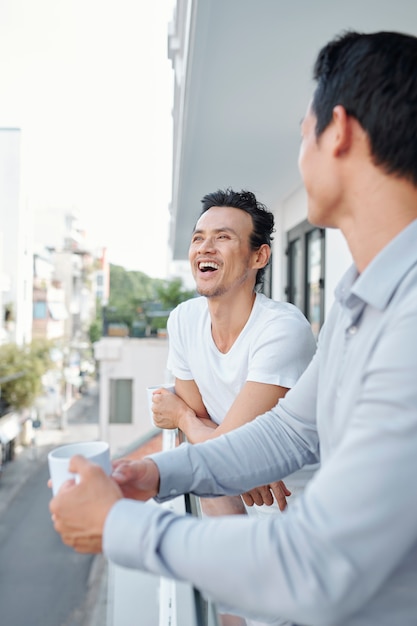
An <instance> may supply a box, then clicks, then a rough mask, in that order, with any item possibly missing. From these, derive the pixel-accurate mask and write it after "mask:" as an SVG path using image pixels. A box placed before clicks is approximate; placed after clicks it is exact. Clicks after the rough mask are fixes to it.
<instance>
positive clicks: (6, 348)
mask: <svg viewBox="0 0 417 626" xmlns="http://www.w3.org/2000/svg"><path fill="white" fill-rule="evenodd" d="M51 347H52V344H51V343H50V342H47V341H44V340H34V341H33V342H32V344H30V345H28V346H23V347H21V346H18V345H16V344H14V343H8V344H4V345H2V346H0V379H6V382H4V383H2V384H1V385H0V386H1V400H2V405H3V406H6V407H7V406H10V407H13V408H15V409H17V410H19V409H23V408H26V407H29V406H31V405H32V404H33V402H34V400H35V398H36V397H37V396H38V395H40V393H41V391H42V376H43V375H44V374H45V373H46V372H47V371H48V370H49V369H51V368H52V367H53V363H52V359H51V357H50V350H51ZM7 379H10V380H7Z"/></svg>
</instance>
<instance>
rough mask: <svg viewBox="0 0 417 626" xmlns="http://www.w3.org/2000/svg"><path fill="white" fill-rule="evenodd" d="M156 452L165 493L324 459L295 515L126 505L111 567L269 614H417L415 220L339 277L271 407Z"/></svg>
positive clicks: (347, 623)
mask: <svg viewBox="0 0 417 626" xmlns="http://www.w3.org/2000/svg"><path fill="white" fill-rule="evenodd" d="M153 458H154V460H155V462H156V463H157V465H158V467H159V471H160V475H161V486H160V492H159V497H158V499H159V500H160V501H163V500H165V499H169V498H171V497H173V496H175V495H178V494H181V493H185V492H188V491H191V492H194V493H196V494H197V495H200V496H207V495H212V494H234V493H241V492H242V491H246V490H249V489H250V488H251V487H254V486H256V485H260V484H267V483H269V482H271V481H273V480H277V479H279V478H281V477H283V476H286V475H288V474H289V473H291V472H293V471H295V470H296V469H298V468H300V467H301V466H302V465H304V464H306V463H314V462H315V461H317V460H318V459H320V461H321V469H320V470H319V471H318V472H317V473H316V475H315V477H314V478H313V479H312V480H311V482H310V483H309V485H308V486H307V488H306V490H305V493H304V495H303V496H302V497H300V498H299V500H298V501H297V502H296V503H295V504H294V506H293V507H292V509H291V510H289V511H288V513H286V514H285V515H283V516H266V518H265V519H254V518H245V517H240V516H234V517H227V518H211V519H204V520H198V519H194V518H189V517H176V516H175V515H173V514H172V513H171V512H169V511H168V510H166V509H165V508H163V507H155V506H147V505H146V504H143V503H139V502H133V501H129V500H122V501H120V502H118V503H117V504H116V505H115V506H114V507H113V509H112V510H111V512H110V514H109V516H108V518H107V521H106V526H105V533H104V551H105V554H106V555H107V556H108V557H109V558H110V559H112V560H113V561H115V562H116V563H119V564H120V565H124V566H127V567H133V568H138V569H145V570H148V571H150V572H153V573H157V574H160V575H163V576H169V577H173V578H179V579H186V580H189V581H190V582H192V583H193V584H194V585H195V586H197V587H198V588H200V589H202V590H203V591H204V592H206V593H207V594H208V595H209V596H211V597H212V598H213V599H214V600H215V601H217V602H218V603H220V604H221V605H222V606H226V607H227V606H228V607H238V609H239V610H240V611H241V612H242V613H243V614H246V615H250V616H252V617H254V618H258V619H262V620H263V621H266V620H268V619H270V620H273V618H274V617H276V616H280V617H283V618H287V619H288V620H290V621H293V622H294V623H295V624H305V625H317V626H326V625H331V626H365V625H367V626H370V625H372V626H377V625H378V626H393V625H394V624H395V626H412V625H414V624H417V221H415V222H413V223H412V224H411V225H410V226H409V227H408V228H407V229H405V230H404V231H403V232H402V233H400V234H399V235H398V236H397V237H396V238H395V239H394V240H393V241H391V243H390V244H389V245H388V246H387V247H386V248H385V249H384V250H382V252H380V254H379V255H378V256H377V257H376V258H375V259H374V260H373V261H372V263H371V264H370V265H369V266H368V267H367V268H366V270H365V271H364V272H363V273H362V274H361V275H360V276H358V275H357V272H356V269H355V268H354V267H352V268H351V269H350V270H349V271H348V272H347V273H346V275H345V276H344V277H343V279H342V280H341V282H340V283H339V286H338V288H337V290H336V301H335V304H334V306H333V308H332V310H331V313H330V315H329V317H328V319H327V320H326V323H325V325H324V327H323V330H322V333H321V336H320V340H319V347H318V350H317V353H316V355H315V357H314V359H313V361H312V362H311V364H310V366H309V367H308V368H307V370H306V372H305V373H304V375H303V376H302V377H301V378H300V380H299V381H298V383H297V384H296V386H295V387H294V388H293V389H292V390H291V391H289V392H288V394H287V395H286V397H285V398H284V399H283V400H281V401H280V402H279V404H278V405H277V407H275V408H274V409H273V410H272V411H269V412H268V413H266V414H265V415H263V416H261V417H259V418H257V419H256V420H255V421H253V422H251V423H249V424H247V425H246V426H243V427H241V428H239V429H237V430H236V431H233V432H231V433H228V434H227V435H224V436H222V437H219V438H217V439H214V440H211V441H209V442H206V443H204V444H197V445H183V446H180V447H179V448H178V449H176V450H173V451H170V452H166V453H161V454H158V455H155V456H154V457H153Z"/></svg>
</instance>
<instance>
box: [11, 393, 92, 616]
mask: <svg viewBox="0 0 417 626" xmlns="http://www.w3.org/2000/svg"><path fill="white" fill-rule="evenodd" d="M97 422H98V398H97V394H95V393H92V394H88V395H86V396H85V397H84V396H83V397H82V398H80V399H79V400H78V401H77V402H76V403H75V404H74V405H73V406H72V407H71V409H70V411H69V412H68V424H71V427H70V428H71V430H72V439H73V440H77V434H80V436H79V440H82V439H83V438H84V437H83V436H82V435H83V434H88V438H90V437H91V435H90V433H91V427H90V428H87V430H83V429H82V428H81V430H80V431H77V423H79V424H80V425H81V426H82V424H89V425H92V424H94V423H97ZM92 438H93V437H92ZM94 438H96V437H94ZM63 443H66V441H65V440H64V441H63ZM52 445H53V444H50V445H49V447H51V446H52ZM57 445H59V443H57ZM28 452H30V453H32V454H33V458H32V460H30V457H28ZM23 456H24V455H23V454H22V457H23ZM28 458H29V461H28ZM24 462H26V463H27V464H28V465H27V467H28V470H27V475H26V477H25V480H23V481H22V482H21V485H20V487H19V489H18V490H17V492H13V496H10V502H8V504H7V506H6V507H4V506H3V507H2V508H0V624H2V625H3V624H4V626H85V624H86V612H87V610H88V608H89V607H88V606H87V605H88V590H89V578H90V575H91V571H92V565H93V564H94V557H93V556H91V555H80V554H77V553H76V552H74V551H73V550H72V549H70V548H68V547H66V546H65V545H64V544H63V543H62V541H61V539H60V537H59V536H58V535H57V533H56V532H55V531H54V529H53V525H52V522H51V517H50V513H49V508H48V504H49V500H50V498H51V491H50V489H49V488H48V487H47V481H48V477H49V473H48V465H47V460H46V450H45V449H43V450H42V449H41V448H39V450H31V451H26V459H23V458H22V459H20V458H19V457H18V458H17V459H16V460H15V461H12V462H11V463H10V464H7V466H6V468H5V471H4V476H3V479H2V481H1V482H0V501H1V500H2V499H4V498H7V489H8V479H9V481H10V480H11V477H12V476H13V472H15V473H16V476H17V475H18V474H17V470H18V469H19V467H18V465H17V464H19V463H22V465H21V467H23V463H24ZM8 472H9V473H10V474H9V475H8Z"/></svg>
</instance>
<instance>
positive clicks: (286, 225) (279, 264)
mask: <svg viewBox="0 0 417 626" xmlns="http://www.w3.org/2000/svg"><path fill="white" fill-rule="evenodd" d="M306 219H307V194H306V191H305V189H304V187H302V186H301V187H298V188H297V189H296V190H295V191H294V192H293V193H292V194H291V195H290V196H288V197H287V198H286V199H285V201H284V202H283V204H282V207H280V210H279V211H277V212H276V221H277V223H278V224H279V227H280V233H279V237H276V239H277V240H279V241H281V244H280V245H279V244H276V243H275V242H274V257H275V258H274V290H273V293H274V298H276V299H280V298H284V295H283V287H282V285H285V284H286V256H285V246H286V234H287V232H288V231H289V230H291V228H294V227H295V226H297V224H300V223H301V222H303V221H304V220H306ZM351 263H352V257H351V255H350V252H349V249H348V247H347V244H346V241H345V239H344V237H343V235H342V234H341V232H340V231H339V230H332V229H330V228H327V229H326V246H325V274H324V301H325V315H327V313H328V311H329V309H330V307H331V305H332V303H333V300H334V290H335V287H336V285H337V283H338V281H339V279H340V278H341V276H342V275H343V273H344V272H345V271H346V269H347V268H348V267H349V266H350V265H351ZM275 294H280V295H275Z"/></svg>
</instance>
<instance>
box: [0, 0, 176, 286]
mask: <svg viewBox="0 0 417 626" xmlns="http://www.w3.org/2000/svg"><path fill="white" fill-rule="evenodd" d="M173 6H174V0H36V1H34V0H0V127H2V128H10V127H13V128H20V129H21V154H22V177H23V178H22V180H23V189H24V192H25V195H26V197H27V202H28V204H29V205H30V206H31V207H33V210H34V212H35V216H36V215H37V214H39V213H42V211H44V210H45V209H47V210H50V209H51V208H55V207H56V208H57V209H59V210H69V211H74V212H76V213H77V214H78V215H79V217H80V223H81V224H82V225H84V226H85V228H86V230H87V233H88V235H89V237H90V238H91V239H92V240H93V242H94V243H96V244H97V245H103V246H105V247H107V250H108V257H109V260H110V262H111V263H115V264H118V265H122V266H123V267H125V268H126V269H129V270H139V271H143V272H145V273H146V274H148V275H149V276H152V277H155V278H164V277H166V276H167V267H168V253H167V251H168V223H169V202H170V199H171V168H172V116H171V113H172V102H173V80H174V72H173V69H172V65H171V61H170V60H169V59H168V56H167V37H168V23H169V22H170V21H171V19H172V16H173ZM42 243H44V242H42ZM45 243H48V242H45Z"/></svg>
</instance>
